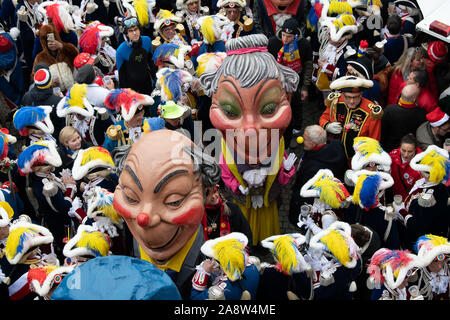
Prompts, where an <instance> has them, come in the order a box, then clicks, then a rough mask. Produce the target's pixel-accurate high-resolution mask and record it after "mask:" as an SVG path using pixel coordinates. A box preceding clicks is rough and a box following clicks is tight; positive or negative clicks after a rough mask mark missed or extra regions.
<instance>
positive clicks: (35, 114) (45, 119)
mask: <svg viewBox="0 0 450 320" xmlns="http://www.w3.org/2000/svg"><path fill="white" fill-rule="evenodd" d="M52 109H53V107H52V106H36V107H34V106H33V107H31V106H30V107H28V106H25V107H22V108H20V109H19V110H17V111H16V112H15V113H14V115H13V124H14V127H15V128H16V129H17V130H19V134H20V135H21V136H27V135H28V127H35V128H36V129H39V130H41V131H43V132H44V133H47V134H53V131H54V129H55V128H54V127H53V123H52V121H51V120H50V113H51V112H52Z"/></svg>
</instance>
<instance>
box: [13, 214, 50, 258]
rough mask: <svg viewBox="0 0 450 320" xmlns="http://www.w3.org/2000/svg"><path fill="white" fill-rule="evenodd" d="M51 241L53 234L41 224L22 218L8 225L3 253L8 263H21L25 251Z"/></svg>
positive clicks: (27, 251) (28, 251)
mask: <svg viewBox="0 0 450 320" xmlns="http://www.w3.org/2000/svg"><path fill="white" fill-rule="evenodd" d="M52 242H53V235H52V234H51V233H50V231H49V230H48V229H47V228H44V227H43V226H40V225H37V224H33V223H29V222H27V221H24V220H22V219H20V220H17V221H15V223H13V224H12V225H11V226H10V229H9V235H8V238H7V240H6V246H5V255H6V259H8V262H9V263H10V264H18V263H21V262H22V261H21V260H22V259H23V258H25V256H26V254H27V253H30V252H31V251H32V250H33V249H35V248H37V247H39V246H40V245H43V244H50V243H52Z"/></svg>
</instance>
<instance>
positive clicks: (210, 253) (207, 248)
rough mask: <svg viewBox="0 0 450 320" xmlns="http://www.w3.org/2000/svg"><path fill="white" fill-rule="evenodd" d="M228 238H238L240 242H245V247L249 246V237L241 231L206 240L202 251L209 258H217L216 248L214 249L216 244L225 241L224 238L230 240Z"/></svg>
mask: <svg viewBox="0 0 450 320" xmlns="http://www.w3.org/2000/svg"><path fill="white" fill-rule="evenodd" d="M228 239H236V240H238V241H239V242H241V243H243V244H244V247H245V246H247V244H248V238H247V236H246V235H245V234H243V233H240V232H232V233H229V234H227V235H225V236H222V237H219V238H215V239H211V240H208V241H206V242H205V243H204V244H203V245H202V247H201V248H200V251H201V252H202V253H203V254H204V255H205V256H207V257H209V258H215V256H214V249H213V247H214V245H216V244H217V243H219V242H220V241H224V240H228Z"/></svg>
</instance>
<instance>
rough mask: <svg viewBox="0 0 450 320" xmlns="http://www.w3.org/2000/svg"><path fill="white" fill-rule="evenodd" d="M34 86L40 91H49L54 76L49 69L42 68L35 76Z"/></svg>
mask: <svg viewBox="0 0 450 320" xmlns="http://www.w3.org/2000/svg"><path fill="white" fill-rule="evenodd" d="M34 85H35V86H36V88H38V89H47V88H50V86H51V85H52V74H51V73H50V70H49V69H47V68H42V69H39V70H38V71H36V73H35V74H34Z"/></svg>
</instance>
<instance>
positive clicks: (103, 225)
mask: <svg viewBox="0 0 450 320" xmlns="http://www.w3.org/2000/svg"><path fill="white" fill-rule="evenodd" d="M92 226H93V227H94V228H96V229H97V230H98V231H100V232H103V233H106V234H108V236H109V237H110V238H115V237H117V236H118V235H119V234H118V233H117V229H116V227H115V226H114V224H113V223H112V221H111V219H109V218H107V217H96V218H95V222H94V223H93V224H92Z"/></svg>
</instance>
